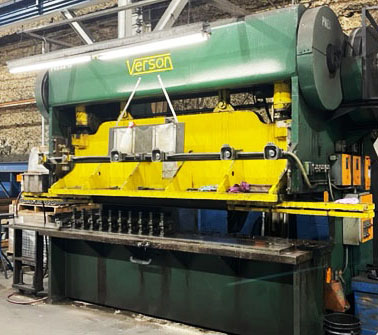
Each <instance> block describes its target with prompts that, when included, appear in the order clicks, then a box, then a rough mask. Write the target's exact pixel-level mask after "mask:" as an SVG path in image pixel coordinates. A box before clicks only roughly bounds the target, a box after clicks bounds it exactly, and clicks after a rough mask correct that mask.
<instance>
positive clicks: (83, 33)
mask: <svg viewBox="0 0 378 335" xmlns="http://www.w3.org/2000/svg"><path fill="white" fill-rule="evenodd" d="M62 15H63V16H64V18H65V19H67V20H70V19H73V18H75V17H76V15H75V13H74V12H73V11H71V10H69V9H63V10H62ZM70 26H71V27H72V29H73V30H74V31H75V32H76V33H77V34H78V35H79V37H80V39H81V40H82V41H83V42H84V43H86V44H93V43H94V40H93V38H92V36H91V35H90V33H89V32H88V31H87V30H86V29H85V27H84V26H83V24H82V23H81V22H77V21H76V22H71V23H70Z"/></svg>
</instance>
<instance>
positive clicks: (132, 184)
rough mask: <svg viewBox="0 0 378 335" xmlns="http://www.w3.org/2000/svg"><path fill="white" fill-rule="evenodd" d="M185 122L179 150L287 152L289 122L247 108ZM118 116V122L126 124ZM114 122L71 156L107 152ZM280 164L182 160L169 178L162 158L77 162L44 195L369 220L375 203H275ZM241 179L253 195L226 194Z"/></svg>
mask: <svg viewBox="0 0 378 335" xmlns="http://www.w3.org/2000/svg"><path fill="white" fill-rule="evenodd" d="M164 122H165V119H164V118H162V117H156V118H149V119H139V120H134V123H135V124H136V126H141V125H151V124H163V123H164ZM179 122H183V123H185V144H184V151H185V152H193V153H206V152H219V151H220V148H221V147H222V145H224V144H228V145H230V146H232V147H234V148H236V149H243V151H245V152H262V151H263V149H264V146H265V145H266V144H267V143H269V142H273V143H275V144H276V145H278V146H279V147H280V148H282V149H284V150H286V149H287V136H288V128H287V126H288V125H289V124H283V127H279V126H277V125H276V124H265V123H263V122H261V121H260V120H259V118H258V117H257V116H256V115H255V114H254V113H252V112H250V111H234V112H219V113H208V114H201V115H182V116H179ZM128 124H129V121H128V120H123V121H121V122H120V126H121V127H122V126H123V127H125V126H128ZM114 126H115V122H105V123H103V124H102V125H101V126H100V127H99V129H98V131H97V133H96V134H94V135H82V136H83V137H79V138H78V137H75V138H73V143H74V144H76V145H75V156H107V155H108V153H109V152H108V151H109V130H110V128H112V127H114ZM286 166H287V161H286V160H285V159H282V160H250V161H242V160H236V161H186V162H181V163H178V169H177V172H176V174H175V175H174V176H173V177H172V178H163V173H162V172H163V163H161V162H135V163H125V162H123V163H119V162H112V163H77V164H76V165H75V167H74V169H73V170H72V171H71V172H70V173H68V174H67V175H66V176H65V177H63V178H61V179H60V180H58V181H57V182H56V183H55V184H54V185H53V186H52V187H51V188H50V190H49V193H48V194H45V196H48V197H60V196H64V197H67V198H70V197H91V196H109V197H128V198H130V197H131V198H164V199H188V200H214V201H224V202H226V203H227V204H228V206H229V208H230V209H238V210H253V211H272V212H277V213H290V214H303V215H321V216H334V217H355V218H372V217H373V216H374V210H373V208H374V205H371V204H365V203H362V204H355V205H349V204H338V203H331V202H285V201H284V202H281V201H280V199H279V196H278V193H279V192H280V189H281V188H282V187H285V183H284V182H282V181H283V180H284V179H282V178H283V176H284V174H285V171H286ZM241 181H246V182H248V183H250V184H251V185H252V189H253V192H252V193H238V194H234V193H227V189H228V188H229V187H230V186H232V185H234V184H238V183H240V182H241ZM208 185H217V190H216V192H200V191H198V189H200V188H201V187H203V186H208Z"/></svg>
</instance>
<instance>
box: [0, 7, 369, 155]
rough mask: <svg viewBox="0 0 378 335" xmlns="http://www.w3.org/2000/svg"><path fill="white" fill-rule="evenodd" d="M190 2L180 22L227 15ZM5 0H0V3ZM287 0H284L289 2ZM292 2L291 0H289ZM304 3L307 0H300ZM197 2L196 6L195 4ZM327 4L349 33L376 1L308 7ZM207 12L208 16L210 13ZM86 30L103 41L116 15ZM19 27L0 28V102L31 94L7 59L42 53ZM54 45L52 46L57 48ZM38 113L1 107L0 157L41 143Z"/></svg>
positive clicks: (26, 78)
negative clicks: (10, 67) (363, 12)
mask: <svg viewBox="0 0 378 335" xmlns="http://www.w3.org/2000/svg"><path fill="white" fill-rule="evenodd" d="M197 1H198V2H195V1H194V2H193V5H192V6H191V7H190V8H187V9H186V10H185V11H184V12H183V14H182V16H181V17H180V20H179V24H185V23H187V22H195V21H205V20H210V21H213V20H216V19H220V18H224V17H227V15H225V14H224V13H222V12H221V11H220V10H219V9H216V8H215V7H214V6H212V5H211V4H210V3H209V2H208V1H204V0H197ZM272 1H273V2H274V3H282V2H281V1H278V0H272ZM1 2H4V1H3V0H0V3H1ZM233 2H234V3H237V4H239V5H240V6H242V7H244V8H246V9H247V10H248V11H250V12H256V11H261V10H268V9H270V8H271V7H272V6H270V5H269V2H268V1H250V0H233ZM288 2H289V1H287V2H286V3H288ZM290 2H291V1H290ZM116 3H117V1H116V0H112V1H108V2H107V3H105V4H102V5H97V6H93V7H91V8H86V9H82V10H80V11H78V14H79V15H82V14H86V13H88V12H93V11H96V10H98V9H100V8H105V7H112V6H114V5H115V4H116ZM302 3H304V4H305V5H306V6H307V5H309V4H310V1H302ZM196 4H197V5H196ZM324 4H326V5H329V6H330V7H331V8H332V9H333V10H334V11H335V12H336V13H337V15H338V16H339V19H340V22H341V23H342V26H343V28H344V30H345V31H346V32H347V33H348V32H350V31H351V30H352V29H353V28H355V27H357V26H359V25H360V21H361V19H360V12H361V8H362V7H363V6H365V5H374V4H376V0H372V1H367V0H360V1H356V0H351V1H346V0H334V1H331V0H319V1H311V6H318V5H324ZM209 14H210V15H209ZM61 19H62V17H60V16H54V17H52V18H49V19H48V20H39V21H38V22H34V23H27V24H25V25H24V28H25V29H28V28H31V27H34V26H37V25H42V24H47V23H48V22H51V21H54V22H55V21H59V20H61ZM87 27H88V29H89V30H90V32H91V33H92V34H93V36H94V38H95V39H96V40H97V41H99V40H106V39H110V38H115V37H116V31H117V22H116V18H114V19H111V20H110V19H106V20H101V19H97V20H96V22H94V23H92V24H89V25H88V24H87ZM19 28H20V27H12V28H9V29H5V30H4V29H3V30H0V83H1V85H0V104H1V103H4V102H8V101H18V100H24V99H30V98H33V97H34V85H35V75H33V74H18V75H12V74H9V72H8V69H7V67H6V61H7V60H11V59H17V58H22V57H26V56H30V55H34V54H39V53H41V42H40V41H32V40H30V39H27V38H25V37H23V36H22V35H17V34H15V32H16V31H17V29H19ZM48 36H49V37H51V38H55V39H59V40H64V41H66V42H69V43H71V44H73V45H80V44H81V41H80V39H79V38H78V37H77V36H76V34H75V33H74V32H73V31H72V30H71V29H70V28H67V29H63V30H59V31H56V32H54V33H50V34H49V35H48ZM56 48H57V47H56V46H55V47H53V49H56ZM40 123H41V116H40V114H39V113H38V112H37V109H36V106H35V105H31V106H24V107H22V106H21V107H17V108H0V160H1V159H4V157H5V156H6V157H8V158H11V157H13V156H19V155H24V154H27V153H28V150H29V149H30V148H31V147H32V146H35V145H39V144H40V138H41V134H40V133H41V131H40V129H41V126H40Z"/></svg>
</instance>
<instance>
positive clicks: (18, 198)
mask: <svg viewBox="0 0 378 335" xmlns="http://www.w3.org/2000/svg"><path fill="white" fill-rule="evenodd" d="M22 193H23V191H21V192H20V193H18V196H17V198H16V202H15V206H16V215H15V216H18V203H19V201H20V198H21V195H22Z"/></svg>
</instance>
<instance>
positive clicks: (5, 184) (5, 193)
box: [0, 162, 28, 198]
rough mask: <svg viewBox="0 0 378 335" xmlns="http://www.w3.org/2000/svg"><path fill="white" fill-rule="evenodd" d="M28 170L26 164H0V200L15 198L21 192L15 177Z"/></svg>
mask: <svg viewBox="0 0 378 335" xmlns="http://www.w3.org/2000/svg"><path fill="white" fill-rule="evenodd" d="M27 170H28V162H0V198H16V197H17V196H18V194H19V193H20V191H21V184H20V183H19V182H17V175H18V174H21V173H24V172H26V171H27Z"/></svg>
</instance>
